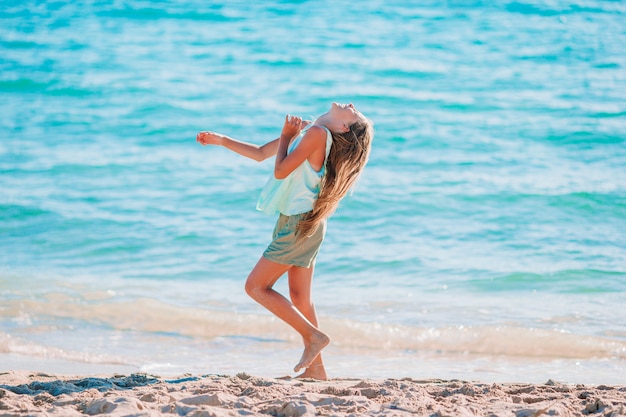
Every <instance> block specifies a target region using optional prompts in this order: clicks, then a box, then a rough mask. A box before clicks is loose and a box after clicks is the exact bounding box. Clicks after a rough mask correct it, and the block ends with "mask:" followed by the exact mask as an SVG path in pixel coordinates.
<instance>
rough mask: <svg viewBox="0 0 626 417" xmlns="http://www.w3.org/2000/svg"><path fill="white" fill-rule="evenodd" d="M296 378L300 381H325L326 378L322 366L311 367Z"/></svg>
mask: <svg viewBox="0 0 626 417" xmlns="http://www.w3.org/2000/svg"><path fill="white" fill-rule="evenodd" d="M296 378H301V379H305V378H308V379H317V380H320V381H326V380H327V379H328V376H327V375H326V369H324V365H323V364H318V365H311V366H309V367H308V368H306V369H305V370H304V372H302V373H301V374H300V375H298V376H296Z"/></svg>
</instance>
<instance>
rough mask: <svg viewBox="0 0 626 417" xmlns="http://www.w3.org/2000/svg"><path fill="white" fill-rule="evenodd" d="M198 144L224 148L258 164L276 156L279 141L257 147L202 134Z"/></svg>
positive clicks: (208, 133) (230, 139) (219, 136)
mask: <svg viewBox="0 0 626 417" xmlns="http://www.w3.org/2000/svg"><path fill="white" fill-rule="evenodd" d="M196 142H198V143H200V144H202V145H216V146H223V147H225V148H227V149H230V150H231V151H233V152H235V153H238V154H239V155H242V156H245V157H246V158H250V159H254V160H255V161H258V162H261V161H264V160H266V159H267V158H269V157H272V156H274V155H276V151H277V150H278V139H274V140H272V141H270V142H267V143H266V144H265V145H255V144H253V143H247V142H242V141H240V140H237V139H233V138H231V137H228V136H226V135H222V134H221V133H216V132H200V133H198V135H197V136H196Z"/></svg>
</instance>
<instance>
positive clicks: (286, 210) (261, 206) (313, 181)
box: [256, 125, 333, 216]
mask: <svg viewBox="0 0 626 417" xmlns="http://www.w3.org/2000/svg"><path fill="white" fill-rule="evenodd" d="M310 126H311V125H309V126H308V127H310ZM322 127H323V128H324V129H325V130H326V157H325V158H324V165H323V166H322V169H320V170H319V171H315V170H314V169H313V167H311V164H310V163H309V161H308V159H305V160H304V162H302V164H300V165H299V166H298V167H297V168H296V169H294V170H293V171H292V172H291V174H289V175H288V176H287V177H285V178H284V179H282V180H279V179H276V177H274V175H273V174H272V176H271V177H270V179H269V180H268V181H267V184H265V187H264V188H263V191H261V196H260V197H259V201H258V203H257V206H256V208H257V210H259V211H262V212H263V213H265V214H269V215H275V214H277V213H282V214H284V215H286V216H293V215H294V214H301V213H306V212H308V211H311V210H313V206H314V205H315V201H317V195H318V194H319V191H320V183H321V182H322V177H323V176H324V172H326V160H327V159H328V154H329V153H330V147H331V146H332V144H333V136H332V134H331V133H330V130H328V129H327V128H326V127H324V126H322ZM305 131H306V129H305V130H303V131H302V132H301V133H300V135H299V136H298V137H297V138H296V139H295V140H294V141H293V142H292V143H291V145H289V149H288V150H287V154H289V153H291V152H292V151H293V150H294V149H295V148H296V146H298V144H299V143H300V141H301V140H302V137H303V136H304V132H305Z"/></svg>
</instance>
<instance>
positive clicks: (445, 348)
mask: <svg viewBox="0 0 626 417" xmlns="http://www.w3.org/2000/svg"><path fill="white" fill-rule="evenodd" d="M625 15H626V6H624V4H623V3H622V2H613V1H590V2H573V3H572V2H570V3H569V4H567V5H560V4H559V3H554V2H547V1H534V2H531V1H524V2H509V1H497V2H491V3H489V4H485V3H484V2H478V1H476V2H473V3H472V2H462V3H461V2H452V1H449V2H445V3H443V4H439V3H435V2H432V3H424V2H420V3H419V4H411V3H406V2H377V1H367V2H360V3H358V4H335V3H332V4H331V3H329V2H327V1H321V2H264V3H262V4H261V3H259V4H249V3H244V2H237V1H235V2H224V3H210V4H206V3H204V2H197V3H196V4H193V3H186V4H185V5H183V4H179V3H175V2H161V3H158V4H153V3H149V2H142V1H132V2H125V3H117V2H113V3H105V2H92V3H89V4H85V5H74V4H62V3H51V2H43V3H42V2H25V3H24V2H19V3H18V2H8V3H5V4H3V5H2V6H1V7H0V57H1V58H0V69H1V71H0V94H1V97H2V100H0V301H1V302H0V356H2V360H0V363H2V364H3V368H4V367H6V369H12V368H17V367H25V368H30V369H33V368H46V367H47V368H48V369H53V370H55V371H59V370H63V369H67V370H68V372H71V371H72V370H81V371H86V372H88V371H90V370H91V371H93V370H96V369H105V370H115V369H118V370H123V371H127V370H141V371H145V372H154V373H161V374H176V373H184V372H195V373H236V372H240V371H246V372H249V373H257V374H261V375H267V376H276V375H280V374H283V373H287V372H288V371H289V369H291V367H292V366H293V364H294V363H295V362H296V361H297V358H298V357H299V350H300V346H299V340H298V338H297V337H296V335H295V334H294V333H293V332H292V331H290V330H289V329H288V328H286V327H285V326H284V325H283V324H281V323H279V322H278V321H276V320H274V319H272V317H271V316H270V315H269V314H268V313H266V312H265V311H264V310H262V309H261V308H259V307H258V306H256V305H255V304H254V303H253V302H252V301H251V300H250V299H248V298H247V296H245V294H244V292H243V289H242V287H243V281H244V280H245V277H246V276H247V273H248V272H249V270H250V269H251V267H252V266H253V265H254V263H255V262H256V260H257V259H258V257H259V256H260V254H261V253H262V251H263V249H264V247H265V245H266V244H267V242H268V240H269V238H270V235H271V231H272V228H273V223H274V219H273V218H271V217H266V216H264V215H262V214H260V213H258V212H256V211H255V210H254V207H255V203H256V199H257V197H258V194H259V191H260V189H261V187H262V186H263V184H264V183H265V181H266V179H267V177H268V176H269V175H270V173H271V167H272V165H271V161H266V162H264V163H262V164H257V163H255V162H251V161H248V160H244V159H242V158H241V157H238V156H236V155H233V154H231V153H229V152H227V151H226V150H223V149H216V148H206V147H201V146H199V145H198V144H196V143H195V134H196V132H197V131H199V130H204V129H211V130H218V131H222V132H224V133H227V134H230V135H232V136H235V137H238V138H241V139H246V140H249V141H252V142H255V143H262V142H263V141H264V140H268V139H272V138H274V137H276V136H277V134H278V133H279V129H280V124H281V122H282V119H283V117H284V114H285V113H295V114H300V115H302V116H304V117H314V116H316V115H318V114H321V113H322V112H324V111H325V110H326V108H327V107H328V106H329V104H330V102H332V101H339V102H353V103H354V104H355V105H356V106H357V107H358V108H359V109H361V110H362V111H363V112H364V113H365V114H367V115H368V116H369V117H370V118H371V119H372V120H374V122H375V127H376V138H375V144H374V148H373V153H372V156H371V160H370V163H369V165H368V167H367V169H366V171H365V172H364V174H363V176H362V178H361V180H360V183H359V185H358V187H357V189H356V190H355V192H354V194H353V195H352V196H351V197H348V198H346V199H345V200H344V201H343V202H342V205H341V207H340V208H339V210H338V211H337V213H336V214H335V215H334V217H333V218H332V219H331V220H330V222H329V230H328V233H327V239H326V241H325V243H324V246H323V248H322V252H321V254H320V257H319V260H318V265H317V268H316V282H315V299H316V303H317V306H318V311H319V313H320V316H321V319H322V326H323V327H324V328H325V329H326V330H327V331H328V332H329V334H330V335H331V336H332V337H333V344H332V345H331V346H330V347H329V348H328V349H327V355H326V361H327V363H328V365H329V373H330V374H331V376H346V377H350V376H355V377H357V376H358V377H395V376H398V377H400V376H411V377H416V378H422V377H423V378H433V377H436V378H461V379H482V380H488V381H492V380H494V381H507V380H508V381H513V380H515V381H527V382H545V380H547V379H549V378H552V379H555V380H557V379H560V380H563V381H565V382H589V383H596V382H597V383H620V382H621V383H624V382H626V380H624V377H623V376H622V375H623V374H624V370H626V312H625V311H626V310H625V309H624V308H623V305H624V302H625V301H626V238H625V237H624V233H623V231H624V230H626V197H624V196H625V195H626V170H624V166H626V146H624V145H625V144H626V136H625V134H624V132H625V131H626V104H625V103H626V102H625V101H624V96H625V93H626V71H624V69H625V68H626V55H624V54H623V47H624V45H626V31H625V30H624V25H623V21H624V18H625V17H626V16H625ZM279 288H280V289H281V290H282V291H285V289H286V287H285V283H283V282H281V283H279Z"/></svg>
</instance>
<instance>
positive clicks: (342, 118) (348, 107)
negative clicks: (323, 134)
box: [328, 103, 363, 132]
mask: <svg viewBox="0 0 626 417" xmlns="http://www.w3.org/2000/svg"><path fill="white" fill-rule="evenodd" d="M328 115H329V116H330V117H331V118H332V120H333V122H334V124H335V128H336V130H337V131H339V132H347V131H349V130H350V126H352V125H353V124H354V123H356V122H357V121H358V120H359V119H361V118H363V115H362V114H361V113H360V112H359V111H358V110H357V109H355V108H354V106H353V105H352V103H350V104H339V103H333V104H332V106H330V110H329V111H328Z"/></svg>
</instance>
